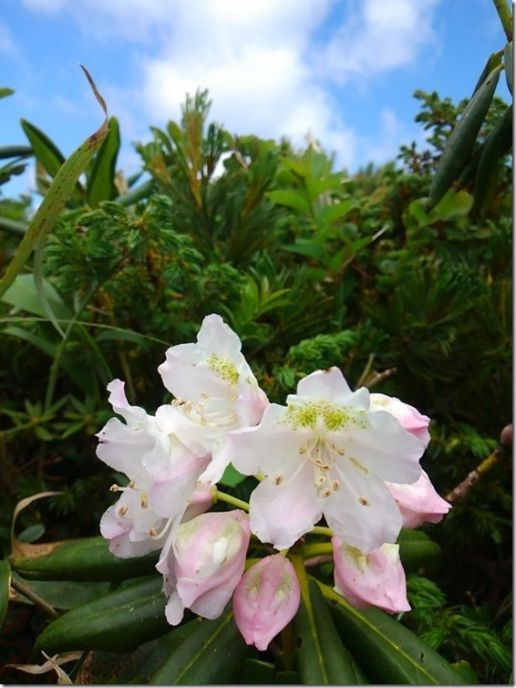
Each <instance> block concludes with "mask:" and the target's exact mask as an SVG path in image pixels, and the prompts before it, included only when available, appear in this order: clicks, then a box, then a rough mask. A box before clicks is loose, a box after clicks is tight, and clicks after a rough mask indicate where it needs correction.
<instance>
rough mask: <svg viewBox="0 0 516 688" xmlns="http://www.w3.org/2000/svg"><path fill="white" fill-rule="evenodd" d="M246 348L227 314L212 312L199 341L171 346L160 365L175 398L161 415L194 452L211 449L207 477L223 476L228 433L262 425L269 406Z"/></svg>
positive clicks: (162, 419)
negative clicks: (264, 413) (245, 351)
mask: <svg viewBox="0 0 516 688" xmlns="http://www.w3.org/2000/svg"><path fill="white" fill-rule="evenodd" d="M241 348H242V343H241V341H240V339H239V337H238V335H237V334H236V333H235V332H233V330H232V329H231V328H230V327H229V326H228V325H226V324H225V323H224V321H223V320H222V318H221V317H220V316H219V315H208V316H207V317H206V318H204V320H203V323H202V326H201V329H200V330H199V333H198V335H197V343H195V344H178V345H177V346H172V347H170V349H168V350H167V352H166V361H165V363H162V364H161V365H160V366H159V368H158V371H159V373H160V374H161V376H162V378H163V383H164V385H165V387H166V388H167V389H168V390H169V391H170V392H171V393H172V394H173V395H174V397H175V399H174V401H173V405H172V406H168V407H161V408H160V409H158V412H157V414H156V415H157V417H158V418H160V420H161V422H162V423H163V424H164V425H167V424H170V425H171V426H172V427H174V431H175V432H176V433H177V435H178V437H180V439H181V440H182V441H183V442H184V443H185V444H186V445H187V446H188V447H189V448H190V449H191V450H192V451H194V452H195V453H203V452H207V451H209V452H211V453H212V455H213V460H212V462H211V463H210V465H209V466H208V469H207V470H206V471H205V473H204V474H203V476H202V480H205V481H211V482H216V481H217V480H219V479H220V477H221V476H222V473H223V472H224V469H225V468H226V466H227V461H226V462H225V461H224V460H221V454H220V450H221V449H222V448H223V446H224V443H225V439H226V435H227V432H228V431H230V430H234V429H237V428H241V427H248V426H253V425H256V424H257V423H259V422H260V420H261V418H262V415H263V411H264V409H265V408H266V406H267V404H268V401H267V397H266V396H265V393H264V392H263V391H262V390H261V389H260V387H259V386H258V383H257V381H256V378H255V376H254V375H253V372H252V371H251V368H250V367H249V364H248V363H247V361H246V360H245V358H244V356H243V354H242V352H241Z"/></svg>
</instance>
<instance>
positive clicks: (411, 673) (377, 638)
mask: <svg viewBox="0 0 516 688" xmlns="http://www.w3.org/2000/svg"><path fill="white" fill-rule="evenodd" d="M319 586H320V588H321V590H322V592H323V594H324V596H325V597H326V599H327V600H328V602H329V607H330V609H331V613H332V616H333V619H334V621H335V624H336V626H337V629H338V631H339V633H340V635H341V637H342V639H343V641H344V642H345V643H346V646H347V647H348V648H349V650H350V651H351V653H352V654H353V657H354V658H355V659H356V661H357V662H358V663H359V664H360V666H361V667H363V668H364V669H365V670H366V671H367V675H368V676H369V678H370V679H371V681H373V682H375V683H380V684H402V685H404V684H409V685H442V684H445V685H456V684H464V683H467V681H466V679H465V678H464V676H463V675H462V674H461V673H459V672H458V671H456V670H455V669H454V668H453V666H452V665H451V664H450V663H449V662H447V661H446V659H444V657H441V655H440V654H438V653H437V652H436V651H435V650H433V649H432V648H431V647H430V646H429V645H427V644H426V643H424V642H423V641H422V640H420V639H419V638H418V637H417V635H415V634H414V633H412V631H410V630H409V629H408V628H407V627H406V626H403V625H402V624H401V623H400V622H399V621H396V619H394V618H393V617H392V616H389V614H386V613H385V612H383V611H381V610H380V609H372V608H371V609H363V610H358V609H355V608H353V607H351V605H349V604H348V603H347V602H346V601H345V600H344V599H343V598H342V597H341V596H340V595H338V594H337V593H336V592H335V591H334V590H333V589H332V588H330V587H328V586H326V585H323V584H319Z"/></svg>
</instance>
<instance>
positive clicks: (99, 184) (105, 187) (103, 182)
mask: <svg viewBox="0 0 516 688" xmlns="http://www.w3.org/2000/svg"><path fill="white" fill-rule="evenodd" d="M119 150H120V127H119V126H118V120H117V119H116V117H111V118H110V119H109V131H108V134H107V136H106V138H105V139H104V141H103V143H102V145H101V147H100V148H99V150H98V151H97V153H96V155H95V157H94V158H93V160H92V163H91V171H90V174H89V176H88V187H87V192H86V193H87V201H88V204H89V205H90V206H91V207H92V208H96V207H97V206H98V205H99V203H101V202H102V201H112V200H114V199H115V198H116V197H117V196H118V190H117V188H116V186H115V174H116V160H117V157H118V151H119Z"/></svg>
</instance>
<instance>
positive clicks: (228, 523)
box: [158, 510, 251, 626]
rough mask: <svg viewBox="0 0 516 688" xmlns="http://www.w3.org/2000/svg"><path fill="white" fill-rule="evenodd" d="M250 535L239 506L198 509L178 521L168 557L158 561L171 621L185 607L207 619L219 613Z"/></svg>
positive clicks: (235, 579) (175, 620)
mask: <svg viewBox="0 0 516 688" xmlns="http://www.w3.org/2000/svg"><path fill="white" fill-rule="evenodd" d="M250 534H251V533H250V528H249V518H248V516H247V514H245V513H244V512H243V511H240V510H235V511H227V512H221V513H213V512H210V513H207V514H201V515H200V516H196V517H195V518H193V519H192V520H190V521H187V522H186V523H182V524H181V525H180V526H179V528H178V530H177V535H176V536H175V539H174V542H173V545H172V547H171V548H170V549H169V551H168V555H167V561H160V562H159V564H158V568H159V570H161V571H168V573H166V574H165V576H164V585H163V588H164V591H165V594H168V595H170V599H169V601H168V603H167V607H166V617H167V621H168V622H169V623H170V624H172V625H174V626H175V625H176V624H178V623H179V622H180V621H181V619H182V618H183V612H184V609H185V608H188V609H191V610H192V611H193V612H194V613H195V614H198V615H199V616H202V617H204V618H206V619H216V618H217V617H218V616H220V615H221V614H222V612H223V611H224V607H225V606H226V604H227V603H228V602H229V600H230V599H231V595H232V594H233V591H234V589H235V587H236V585H237V583H238V581H239V580H240V578H241V577H242V573H243V571H244V566H245V558H246V552H247V547H248V545H249V539H250Z"/></svg>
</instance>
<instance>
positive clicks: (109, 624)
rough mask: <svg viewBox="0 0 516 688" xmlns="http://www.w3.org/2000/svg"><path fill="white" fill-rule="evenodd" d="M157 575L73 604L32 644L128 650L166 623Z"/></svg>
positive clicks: (165, 627) (53, 648) (157, 632)
mask: <svg viewBox="0 0 516 688" xmlns="http://www.w3.org/2000/svg"><path fill="white" fill-rule="evenodd" d="M162 584H163V582H162V579H161V576H159V575H154V576H151V577H146V578H142V579H136V580H135V581H131V582H130V583H127V584H125V585H123V586H121V587H120V588H119V589H118V590H115V591H113V592H110V593H108V594H107V595H103V596H102V597H100V598H98V599H97V600H95V601H94V602H89V603H87V604H83V605H80V606H79V607H75V609H72V610H70V611H69V612H66V613H65V614H63V616H61V617H60V618H59V619H57V620H56V621H53V622H52V623H51V624H49V626H47V628H46V629H45V630H44V631H43V633H41V634H40V635H39V636H38V638H37V640H36V643H35V645H34V651H33V654H34V657H35V658H38V657H39V653H40V651H41V650H44V651H45V652H47V653H48V654H50V655H52V654H54V653H56V652H62V651H63V650H112V651H121V652H124V651H131V650H134V649H135V648H136V647H138V645H140V644H141V643H144V642H146V641H148V640H152V639H154V638H158V637H159V636H160V635H163V634H164V633H165V632H166V631H167V630H168V629H169V628H170V627H169V625H168V623H167V621H166V618H165V606H166V602H167V599H166V597H165V595H164V594H163V592H162V590H161V588H162Z"/></svg>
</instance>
